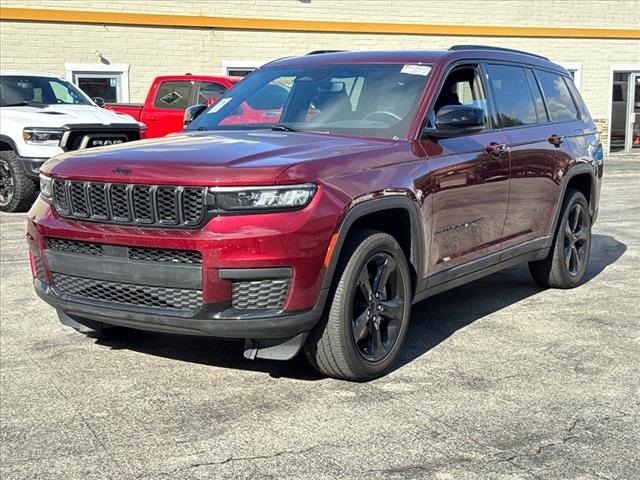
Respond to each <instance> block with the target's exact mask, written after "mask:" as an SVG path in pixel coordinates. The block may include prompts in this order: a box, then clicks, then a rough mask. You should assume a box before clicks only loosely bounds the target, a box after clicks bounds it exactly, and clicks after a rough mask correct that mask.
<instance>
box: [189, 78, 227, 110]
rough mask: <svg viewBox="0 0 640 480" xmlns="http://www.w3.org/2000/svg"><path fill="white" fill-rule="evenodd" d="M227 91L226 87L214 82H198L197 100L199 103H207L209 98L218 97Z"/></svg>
mask: <svg viewBox="0 0 640 480" xmlns="http://www.w3.org/2000/svg"><path fill="white" fill-rule="evenodd" d="M226 91H227V87H225V86H224V85H221V84H219V83H215V82H200V91H199V92H198V101H197V102H196V103H199V104H200V105H207V104H208V103H209V100H210V99H212V98H213V99H215V98H218V97H220V96H221V95H222V94H223V93H224V92H226Z"/></svg>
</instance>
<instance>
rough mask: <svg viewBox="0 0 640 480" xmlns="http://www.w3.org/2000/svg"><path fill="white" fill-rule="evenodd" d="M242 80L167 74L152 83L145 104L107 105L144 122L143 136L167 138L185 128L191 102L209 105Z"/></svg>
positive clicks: (192, 103)
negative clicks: (185, 115)
mask: <svg viewBox="0 0 640 480" xmlns="http://www.w3.org/2000/svg"><path fill="white" fill-rule="evenodd" d="M239 80H240V78H239V77H225V76H215V77H214V76H210V75H165V76H161V77H157V78H156V79H155V80H154V81H153V83H152V84H151V89H150V90H149V93H148V94H147V99H146V101H145V102H144V104H141V103H111V104H106V105H105V108H108V109H109V110H113V111H115V112H119V113H126V114H127V115H131V116H132V117H133V118H135V119H136V120H138V121H140V122H142V123H144V124H145V125H146V126H147V130H146V131H144V132H143V138H155V137H164V136H165V135H167V134H169V133H174V132H179V131H181V130H182V129H183V128H184V123H183V117H184V111H185V109H186V108H187V107H190V106H191V105H210V104H212V103H213V102H215V101H216V100H217V99H218V97H219V96H221V95H222V94H223V93H224V92H226V91H227V90H229V89H230V88H231V87H233V85H235V84H236V83H237V82H238V81H239Z"/></svg>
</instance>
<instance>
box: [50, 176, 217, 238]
mask: <svg viewBox="0 0 640 480" xmlns="http://www.w3.org/2000/svg"><path fill="white" fill-rule="evenodd" d="M204 195H205V189H204V188H203V187H168V186H157V185H134V184H124V183H100V182H79V181H74V180H54V182H53V201H54V204H55V207H56V210H57V211H58V213H59V214H60V215H61V216H63V217H67V218H76V219H80V220H90V221H94V222H104V223H119V224H131V225H143V226H144V225H149V226H163V227H172V226H173V227H193V226H197V225H199V224H200V222H201V221H202V219H203V218H204V213H205V212H204V211H205V201H204Z"/></svg>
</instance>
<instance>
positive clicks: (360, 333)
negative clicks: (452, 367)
mask: <svg viewBox="0 0 640 480" xmlns="http://www.w3.org/2000/svg"><path fill="white" fill-rule="evenodd" d="M403 281H404V280H403V277H402V275H400V274H399V272H398V266H397V263H396V261H395V260H394V259H393V257H392V256H391V255H390V254H389V253H387V252H380V253H376V254H375V255H373V256H372V257H371V258H370V259H369V260H368V261H367V263H366V264H365V265H364V267H363V268H362V270H361V272H360V274H359V275H358V289H357V290H355V292H354V296H353V297H354V298H353V302H352V305H353V307H352V308H353V313H352V330H353V340H354V342H355V344H356V346H357V348H358V352H359V353H360V355H362V357H363V358H364V359H365V360H366V361H368V362H373V363H375V362H379V361H381V360H382V359H384V358H385V357H386V356H387V355H388V354H389V352H390V351H391V350H392V348H393V346H394V345H395V343H396V341H397V340H398V335H399V333H400V327H401V325H402V319H403V317H404V298H403V295H404V291H405V288H404V285H403Z"/></svg>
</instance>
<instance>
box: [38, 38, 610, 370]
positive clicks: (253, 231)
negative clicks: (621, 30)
mask: <svg viewBox="0 0 640 480" xmlns="http://www.w3.org/2000/svg"><path fill="white" fill-rule="evenodd" d="M273 85H278V86H280V87H282V88H284V89H286V91H287V99H286V102H285V103H284V106H283V108H282V109H281V110H278V111H275V113H274V114H273V116H272V117H268V118H267V117H259V121H252V122H251V121H247V122H244V123H242V122H241V123H238V122H236V121H229V119H230V118H233V117H237V112H238V110H239V109H241V108H242V105H243V104H244V103H247V102H248V103H256V101H257V99H259V98H260V97H261V96H262V95H263V94H264V92H268V91H269V90H270V89H271V86H273ZM271 90H272V89H271ZM187 114H189V112H187ZM256 118H258V117H256ZM601 176H602V149H601V146H600V144H599V142H598V133H597V131H596V128H595V126H594V123H593V121H592V120H591V118H590V116H589V113H588V111H587V109H586V107H585V104H584V102H583V101H582V99H581V98H580V95H579V94H578V92H577V90H576V88H575V86H574V85H573V83H572V81H571V77H570V76H569V74H568V73H567V71H566V70H564V69H563V68H562V67H560V66H558V65H555V64H553V63H551V62H550V61H548V60H547V59H545V58H541V57H539V56H535V55H531V54H526V53H523V52H515V51H507V50H505V49H497V48H490V47H474V46H458V47H452V48H451V49H449V50H447V51H402V52H351V53H350V52H345V53H328V54H319V55H308V56H304V57H298V58H287V59H282V60H278V61H274V62H272V63H270V64H268V65H266V66H265V67H263V68H261V69H259V70H258V71H256V72H254V73H253V74H252V75H250V76H249V77H247V78H246V79H245V80H243V81H242V82H241V83H239V84H238V85H237V86H236V87H234V88H233V89H232V90H230V91H229V92H227V93H226V94H225V95H223V96H222V97H221V98H220V99H219V100H218V101H217V102H216V103H214V104H213V105H211V106H210V107H209V108H208V109H206V110H205V111H204V112H203V113H202V114H201V115H199V116H197V117H196V118H195V120H193V121H192V122H191V124H190V125H189V128H188V129H187V130H186V131H185V132H184V133H183V134H180V135H178V136H172V137H167V138H162V139H154V140H143V141H142V142H136V143H135V144H131V145H127V144H124V145H117V146H113V147H105V148H95V149H91V150H88V151H80V152H70V153H65V154H62V155H59V156H58V157H56V158H55V159H52V160H51V161H49V162H47V163H46V164H45V165H44V167H43V168H42V176H41V196H40V200H39V201H38V202H37V204H36V205H35V206H34V207H33V208H32V209H31V211H30V213H29V220H28V233H27V237H28V242H29V248H30V253H31V262H32V269H33V275H34V284H35V289H36V291H37V293H38V294H39V295H40V296H41V297H42V299H44V300H45V301H46V302H47V303H49V304H51V305H52V306H54V307H55V308H56V309H57V311H58V314H59V317H60V319H61V321H62V323H64V324H66V325H69V326H72V327H75V328H76V329H78V330H80V331H84V332H88V333H91V334H93V335H98V334H102V333H108V331H109V330H108V329H107V327H113V326H119V327H130V328H136V329H142V330H154V331H159V332H173V333H182V334H193V335H209V336H213V337H223V338H236V339H244V354H245V356H246V357H247V358H256V357H259V358H270V359H289V358H292V357H293V356H294V355H296V354H297V353H298V352H299V351H300V350H301V349H304V352H305V354H306V356H307V358H308V359H309V360H310V362H311V363H312V364H313V365H314V366H315V367H316V368H317V369H318V370H319V371H320V372H323V373H324V374H327V375H330V376H334V377H338V378H344V379H351V380H367V379H371V378H374V377H376V376H379V375H382V374H383V373H385V372H386V371H388V369H389V368H390V367H391V365H392V363H393V361H394V359H395V358H396V357H397V355H398V352H399V350H400V348H401V346H402V343H403V340H404V338H405V335H406V332H407V326H408V324H409V319H410V316H411V305H412V303H415V302H418V301H420V300H422V299H424V298H426V297H428V296H430V295H434V294H436V293H438V292H442V291H443V290H446V289H449V288H452V287H455V286H457V285H460V284H463V283H465V282H469V281H472V280H474V279H477V278H479V277H481V276H484V275H487V274H490V273H492V272H495V271H497V270H499V269H502V268H505V267H508V266H511V265H514V264H516V263H520V262H528V263H529V266H530V270H531V274H532V276H533V278H534V280H535V281H536V282H538V283H539V284H540V285H542V286H544V287H557V288H570V287H575V286H577V285H579V284H580V282H581V281H582V280H583V278H584V276H585V271H586V269H587V265H588V261H589V252H590V248H591V225H592V222H593V221H594V220H595V218H596V214H597V209H598V195H599V190H600V179H601Z"/></svg>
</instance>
